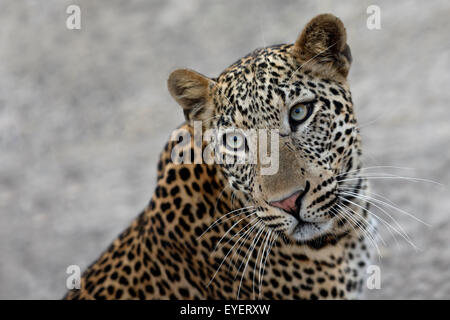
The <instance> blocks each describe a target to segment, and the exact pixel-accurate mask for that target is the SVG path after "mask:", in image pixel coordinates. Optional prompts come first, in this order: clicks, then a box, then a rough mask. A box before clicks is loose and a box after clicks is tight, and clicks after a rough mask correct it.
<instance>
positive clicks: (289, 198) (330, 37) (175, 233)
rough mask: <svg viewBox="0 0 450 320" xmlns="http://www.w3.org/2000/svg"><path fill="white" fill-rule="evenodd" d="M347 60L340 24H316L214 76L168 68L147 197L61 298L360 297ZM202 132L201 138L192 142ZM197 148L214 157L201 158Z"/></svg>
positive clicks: (361, 190)
mask: <svg viewBox="0 0 450 320" xmlns="http://www.w3.org/2000/svg"><path fill="white" fill-rule="evenodd" d="M352 60H353V59H352V55H351V50H350V47H349V45H348V44H347V34H346V29H345V27H344V24H343V22H342V21H341V20H340V19H339V18H338V17H336V16H334V15H332V14H320V15H318V16H316V17H314V18H313V19H311V20H310V21H309V22H308V23H307V24H306V25H305V27H304V28H303V29H302V31H301V32H300V34H299V36H298V38H297V39H296V41H295V42H294V43H291V44H280V45H273V46H267V47H263V48H259V49H256V50H254V51H253V52H251V53H250V54H248V55H246V56H245V57H243V58H241V59H239V60H238V61H236V62H235V63H233V64H232V65H230V66H229V67H228V68H226V69H225V70H224V71H223V72H222V73H221V74H220V75H219V76H217V77H215V78H214V77H207V76H204V75H203V74H200V73H198V72H196V71H193V70H191V69H178V70H175V71H173V72H172V73H171V74H170V76H169V78H168V81H167V85H168V91H169V93H170V95H171V96H172V97H173V98H174V100H175V102H176V103H177V104H179V106H181V108H182V111H183V114H184V117H185V122H184V123H183V124H182V125H181V126H180V127H178V128H176V129H175V130H174V131H173V132H172V134H171V135H170V138H169V139H168V141H167V143H166V145H165V147H164V150H163V151H162V153H161V155H160V158H159V161H158V166H157V178H156V187H155V192H154V194H153V196H152V198H151V200H150V201H149V203H148V205H147V206H146V207H145V209H144V210H143V211H142V212H141V213H140V214H139V215H138V217H136V218H135V219H134V220H133V222H132V223H131V225H130V226H129V227H128V228H126V229H125V231H123V232H122V233H121V234H120V235H119V236H118V237H117V238H116V239H115V240H114V241H113V242H112V244H111V245H110V246H109V248H108V249H107V250H106V251H105V252H103V254H101V255H100V257H99V258H98V259H97V260H96V261H95V262H94V263H93V264H91V265H90V266H89V267H88V268H87V269H86V271H84V273H83V274H82V276H81V281H80V282H81V285H80V288H79V289H73V290H69V291H68V292H67V293H66V295H65V296H64V299H69V300H72V299H164V300H165V299H176V300H184V299H186V300H197V299H217V300H235V299H245V300H256V299H268V300H273V299H283V300H291V299H295V300H297V299H299V300H306V299H307V300H310V299H311V300H315V299H358V298H361V297H363V296H364V292H365V288H366V287H367V285H366V284H367V268H368V267H369V266H370V265H371V263H372V259H373V257H374V255H375V252H374V248H375V246H374V242H375V241H376V234H377V227H376V221H375V220H374V219H373V217H372V216H371V215H370V212H369V211H368V204H367V203H363V202H361V198H362V197H358V195H364V194H365V193H366V192H367V190H368V188H369V185H368V182H367V181H366V180H364V179H362V178H361V177H360V176H359V175H358V173H359V172H360V170H361V168H362V142H361V136H360V129H359V127H358V122H357V120H356V115H355V112H354V106H353V101H352V96H351V92H350V88H349V83H348V73H349V70H350V65H351V63H352ZM205 130H206V131H208V130H210V131H212V132H214V133H215V134H212V135H211V136H212V137H213V138H212V139H211V140H208V141H205V140H206V139H204V137H200V139H198V138H197V139H196V138H195V134H196V131H197V132H198V131H201V132H206V131H205ZM251 130H253V131H255V132H258V133H261V132H262V134H261V135H260V137H261V139H256V142H255V139H253V138H252V137H250V135H249V131H251ZM192 136H194V139H192ZM258 137H259V136H258ZM264 137H265V139H263V138H264ZM207 142H209V143H207ZM255 145H256V146H257V147H261V148H260V149H259V150H261V149H262V146H264V145H265V146H266V147H267V146H269V147H270V148H269V149H270V151H268V152H267V154H270V155H271V156H272V155H274V157H273V158H270V159H273V166H272V167H273V168H275V169H274V170H272V171H270V170H269V171H270V172H268V170H267V169H269V165H268V163H267V161H263V160H264V159H265V160H267V157H263V156H264V154H263V155H261V154H259V153H257V154H256V156H255V157H253V158H256V160H255V159H253V160H254V161H240V160H242V158H245V156H248V155H250V153H251V150H250V149H253V150H254V149H255V148H254V146H255ZM211 146H212V147H213V148H210V149H209V152H205V150H206V149H207V148H208V147H211ZM251 146H253V147H252V148H251ZM211 150H216V151H217V154H220V155H222V158H221V159H222V161H219V160H220V159H219V157H217V159H216V158H214V157H213V160H217V161H211V159H209V161H206V159H204V158H205V156H204V155H205V154H210V151H211ZM199 155H200V156H199ZM249 158H250V157H249ZM263 158H264V159H263ZM224 159H225V160H227V161H224ZM233 160H234V161H233ZM244 160H245V159H244ZM264 169H266V170H264Z"/></svg>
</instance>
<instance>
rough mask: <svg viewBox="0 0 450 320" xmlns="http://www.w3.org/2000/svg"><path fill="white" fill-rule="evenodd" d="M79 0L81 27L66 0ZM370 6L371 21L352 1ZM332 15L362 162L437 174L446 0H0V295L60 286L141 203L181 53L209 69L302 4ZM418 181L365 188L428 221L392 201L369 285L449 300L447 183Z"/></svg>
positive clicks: (163, 135) (165, 125) (444, 97)
mask: <svg viewBox="0 0 450 320" xmlns="http://www.w3.org/2000/svg"><path fill="white" fill-rule="evenodd" d="M70 4H77V5H80V7H81V13H82V16H81V21H82V22H81V23H82V24H81V27H82V29H81V30H68V29H67V28H66V18H67V17H68V15H67V14H66V8H67V6H68V5H70ZM370 4H377V5H378V6H380V8H381V30H368V28H367V27H366V20H367V17H368V15H367V13H366V9H367V7H368V5H370ZM323 12H331V13H334V14H336V15H337V16H339V17H340V18H341V19H342V20H343V21H344V24H345V25H346V28H347V32H348V43H349V45H350V47H351V48H352V53H353V57H354V62H353V65H352V69H351V72H350V75H349V80H350V83H351V86H352V91H353V98H354V103H355V107H356V112H357V116H358V118H359V123H360V125H361V130H362V135H363V139H364V149H365V159H366V163H365V164H366V165H367V166H369V165H376V166H398V167H406V168H410V169H388V168H386V169H379V170H378V171H376V172H389V173H394V174H398V175H401V176H414V177H420V178H427V179H432V180H437V181H439V182H441V183H442V184H444V185H446V186H447V185H448V184H449V182H450V170H449V168H450V127H449V123H450V112H449V110H448V108H449V107H450V106H449V104H450V73H449V71H450V54H449V52H450V50H449V49H450V19H449V17H450V2H448V1H445V0H443V1H414V2H413V1H395V2H394V1H376V2H372V1H361V0H355V1H345V2H341V1H270V0H262V1H261V0H258V1H256V0H253V1H245V2H244V1H239V0H233V1H225V0H220V1H208V0H188V1H181V0H180V1H167V0H151V1H149V0H147V1H144V0H142V1H134V0H131V1H130V0H128V1H119V0H96V1H92V0H86V1H81V0H73V1H65V0H58V1H57V0H45V1H44V0H41V1H37V0H35V1H31V0H29V1H17V0H2V1H1V2H0V298H2V299H6V298H10V299H19V298H25V299H58V298H60V297H61V296H62V295H63V294H64V292H65V290H66V289H65V281H66V276H67V275H66V273H65V271H66V267H67V266H68V265H71V264H77V265H79V266H80V267H81V268H82V269H84V268H85V267H86V266H87V265H88V264H89V263H90V262H92V260H94V259H95V258H96V257H97V256H98V255H99V254H100V253H101V251H102V250H103V249H104V248H106V246H107V245H108V244H109V243H110V241H111V240H112V239H113V238H114V237H115V236H116V235H117V234H118V233H119V232H120V231H121V230H122V229H124V228H125V227H126V226H127V225H128V223H129V222H130V221H131V220H132V219H133V218H134V217H135V216H136V215H137V214H138V213H139V211H140V210H141V209H142V208H143V207H144V206H145V205H146V203H147V201H148V200H149V199H150V196H151V194H152V192H153V188H154V186H155V173H156V161H157V158H158V154H159V151H160V149H161V148H162V146H163V145H164V142H165V140H166V139H167V137H168V135H169V133H170V132H171V130H172V129H173V128H174V127H176V126H177V125H179V124H180V123H181V122H182V121H183V117H182V112H181V110H180V108H179V107H178V106H177V105H176V104H175V102H173V101H172V100H171V98H170V96H169V94H168V92H167V89H166V79H167V77H168V75H169V73H170V72H171V71H172V70H173V69H175V68H178V67H189V68H192V69H195V70H197V71H199V72H201V73H204V74H206V75H209V76H217V75H218V74H219V73H220V72H221V71H222V70H223V69H224V68H225V67H226V66H228V65H229V64H231V63H232V62H234V61H235V60H236V59H238V58H239V57H241V56H243V55H245V54H247V53H248V52H250V51H252V50H253V49H255V48H257V47H262V46H264V45H270V44H277V43H285V42H289V43H292V42H294V41H295V39H296V37H297V35H298V33H299V32H300V31H301V29H302V28H303V26H304V25H305V23H306V22H307V21H308V20H309V19H311V18H312V17H313V16H314V15H316V14H318V13H323ZM446 186H444V187H439V186H436V185H433V184H429V183H421V182H410V181H404V180H403V181H402V180H386V181H383V180H377V181H374V182H373V191H374V192H376V193H380V194H382V195H384V196H387V197H389V199H391V200H392V201H393V202H394V203H396V205H398V206H399V207H400V208H402V209H404V210H405V211H408V212H411V213H412V214H414V215H416V216H417V217H418V218H420V219H422V220H424V221H426V222H427V223H429V224H430V225H431V226H430V227H428V226H425V225H423V224H421V223H419V222H417V221H415V220H413V219H411V218H408V217H407V216H406V215H404V214H402V213H400V212H395V211H393V210H392V213H393V214H394V215H395V217H396V218H397V219H398V221H399V222H400V223H401V224H402V225H403V226H404V228H405V229H406V231H407V232H408V233H409V234H410V236H411V239H412V241H413V242H414V244H415V245H416V246H417V247H419V248H420V250H415V249H414V248H413V247H412V246H411V245H410V244H408V243H407V242H406V241H404V240H402V239H401V238H400V237H398V236H397V237H395V238H394V237H392V236H391V235H390V234H389V232H387V231H386V229H385V228H382V235H383V238H384V240H385V242H386V244H385V245H381V250H382V254H383V258H382V259H381V260H380V261H377V263H378V264H380V266H381V276H382V283H381V286H382V288H381V289H380V290H373V291H370V292H368V294H367V297H368V298H371V299H377V298H387V299H399V298H427V299H431V298H450V268H449V267H450V246H449V245H450V241H449V240H450V197H449V192H448V188H447V187H446Z"/></svg>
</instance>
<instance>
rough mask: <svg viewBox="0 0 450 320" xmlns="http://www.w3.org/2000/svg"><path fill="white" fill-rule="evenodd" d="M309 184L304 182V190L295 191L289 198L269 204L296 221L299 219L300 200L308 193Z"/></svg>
mask: <svg viewBox="0 0 450 320" xmlns="http://www.w3.org/2000/svg"><path fill="white" fill-rule="evenodd" d="M309 187H310V185H309V182H308V181H307V182H306V185H305V188H304V189H303V191H297V192H295V193H293V194H292V195H290V196H289V197H287V198H285V199H282V200H279V201H273V202H270V205H271V206H274V207H277V208H280V209H282V210H283V211H285V212H286V213H289V214H290V215H292V216H294V217H295V218H296V219H299V218H300V208H301V207H302V200H303V197H304V196H305V194H306V193H307V192H308V191H309Z"/></svg>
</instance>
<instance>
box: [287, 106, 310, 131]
mask: <svg viewBox="0 0 450 320" xmlns="http://www.w3.org/2000/svg"><path fill="white" fill-rule="evenodd" d="M312 110H313V105H312V103H306V104H304V103H297V104H296V105H294V106H293V107H292V108H291V110H290V112H289V122H290V123H291V125H294V126H296V125H298V124H300V123H302V122H303V121H305V120H306V119H308V117H309V116H310V115H311V113H312Z"/></svg>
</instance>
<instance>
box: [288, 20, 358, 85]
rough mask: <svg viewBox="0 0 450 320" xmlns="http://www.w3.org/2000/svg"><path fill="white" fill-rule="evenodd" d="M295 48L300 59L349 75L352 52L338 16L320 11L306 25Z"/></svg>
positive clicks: (320, 67) (295, 52) (295, 53)
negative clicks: (319, 13) (320, 12)
mask: <svg viewBox="0 0 450 320" xmlns="http://www.w3.org/2000/svg"><path fill="white" fill-rule="evenodd" d="M293 50H294V55H295V56H296V58H297V59H298V60H300V63H302V64H310V65H315V66H318V67H319V69H321V70H326V69H328V70H334V71H337V72H338V73H339V74H341V75H343V76H344V77H347V74H348V71H349V69H350V64H351V62H352V56H351V52H350V47H349V46H348V45H347V34H346V32H345V27H344V24H343V23H342V21H341V20H340V19H339V18H337V17H336V16H334V15H332V14H321V15H318V16H316V17H315V18H313V19H312V20H311V21H310V22H309V23H308V24H307V25H306V26H305V28H304V29H303V31H302V33H301V34H300V36H299V37H298V39H297V41H296V42H295V45H294V49H293ZM323 67H325V68H323Z"/></svg>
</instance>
